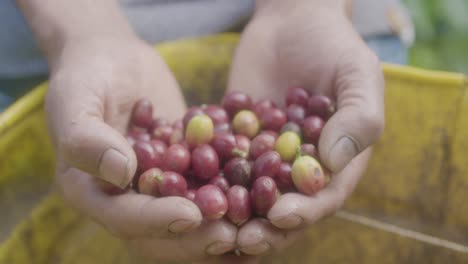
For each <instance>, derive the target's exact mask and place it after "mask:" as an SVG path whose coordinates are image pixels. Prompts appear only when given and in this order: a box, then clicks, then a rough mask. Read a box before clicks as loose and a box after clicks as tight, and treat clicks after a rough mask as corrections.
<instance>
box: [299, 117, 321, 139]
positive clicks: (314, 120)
mask: <svg viewBox="0 0 468 264" xmlns="http://www.w3.org/2000/svg"><path fill="white" fill-rule="evenodd" d="M324 125H325V122H324V121H323V120H322V119H321V118H320V117H318V116H309V117H308V118H306V119H305V120H304V122H303V123H302V136H303V137H304V139H305V141H306V142H308V143H312V144H314V145H315V146H317V145H318V141H319V138H320V134H321V133H322V128H323V126H324Z"/></svg>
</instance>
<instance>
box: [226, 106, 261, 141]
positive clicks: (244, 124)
mask: <svg viewBox="0 0 468 264" xmlns="http://www.w3.org/2000/svg"><path fill="white" fill-rule="evenodd" d="M232 129H233V130H234V131H235V132H236V133H238V134H241V135H244V136H246V137H248V138H253V137H254V136H255V135H257V133H258V132H259V130H260V123H259V122H258V119H257V116H255V114H254V113H253V112H252V111H249V110H242V111H240V112H239V113H237V114H236V115H235V116H234V119H233V120H232Z"/></svg>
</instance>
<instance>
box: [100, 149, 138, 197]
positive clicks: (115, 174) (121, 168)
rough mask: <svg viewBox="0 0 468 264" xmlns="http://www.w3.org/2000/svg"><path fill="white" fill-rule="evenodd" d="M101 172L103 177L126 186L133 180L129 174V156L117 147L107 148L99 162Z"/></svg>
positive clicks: (121, 186)
mask: <svg viewBox="0 0 468 264" xmlns="http://www.w3.org/2000/svg"><path fill="white" fill-rule="evenodd" d="M99 174H100V177H101V179H103V180H105V181H108V182H110V183H112V184H114V185H117V186H119V187H120V188H122V189H123V188H125V187H126V186H127V185H128V184H129V183H130V180H131V177H129V175H128V174H129V172H128V158H127V157H125V156H124V155H122V153H120V152H119V151H117V150H115V149H108V150H106V152H104V154H103V155H102V159H101V164H99Z"/></svg>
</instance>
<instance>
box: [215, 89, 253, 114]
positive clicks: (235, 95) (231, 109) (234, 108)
mask: <svg viewBox="0 0 468 264" xmlns="http://www.w3.org/2000/svg"><path fill="white" fill-rule="evenodd" d="M221 105H222V106H223V108H224V109H225V110H226V112H227V113H228V114H229V116H230V117H234V115H236V114H237V113H238V112H239V111H241V110H245V109H251V108H252V99H250V96H248V95H247V94H245V93H242V92H239V91H231V92H228V93H227V94H226V95H225V96H224V98H223V100H222V101H221Z"/></svg>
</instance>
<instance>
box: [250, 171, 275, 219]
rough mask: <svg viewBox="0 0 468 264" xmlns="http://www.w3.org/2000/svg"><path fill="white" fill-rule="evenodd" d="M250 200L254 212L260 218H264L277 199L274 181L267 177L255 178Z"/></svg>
mask: <svg viewBox="0 0 468 264" xmlns="http://www.w3.org/2000/svg"><path fill="white" fill-rule="evenodd" d="M250 198H251V201H252V207H253V208H254V210H255V212H256V213H257V214H258V215H260V216H265V215H266V214H267V213H268V211H269V210H270V209H271V207H273V205H274V204H275V202H276V200H277V198H278V189H277V186H276V183H275V181H274V180H273V179H272V178H270V177H267V176H262V177H259V178H257V179H256V180H255V181H254V183H253V184H252V189H251V190H250Z"/></svg>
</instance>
